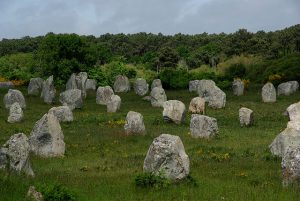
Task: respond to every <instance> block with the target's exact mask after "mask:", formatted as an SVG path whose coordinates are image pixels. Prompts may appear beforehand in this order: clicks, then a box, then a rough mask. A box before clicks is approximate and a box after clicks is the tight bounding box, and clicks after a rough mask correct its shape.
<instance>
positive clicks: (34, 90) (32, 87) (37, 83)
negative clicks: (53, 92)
mask: <svg viewBox="0 0 300 201" xmlns="http://www.w3.org/2000/svg"><path fill="white" fill-rule="evenodd" d="M43 83H44V80H43V79H42V78H39V77H37V78H31V79H30V82H29V85H28V89H27V91H28V94H29V95H34V96H38V95H39V94H40V93H41V92H42V88H43Z"/></svg>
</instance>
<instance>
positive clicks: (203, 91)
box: [197, 80, 216, 101]
mask: <svg viewBox="0 0 300 201" xmlns="http://www.w3.org/2000/svg"><path fill="white" fill-rule="evenodd" d="M215 86H216V83H215V82H214V81H213V80H199V82H198V85H197V92H198V95H199V97H201V98H204V99H205V101H209V98H210V97H209V96H210V95H209V92H210V91H211V90H212V89H213V88H214V87H215Z"/></svg>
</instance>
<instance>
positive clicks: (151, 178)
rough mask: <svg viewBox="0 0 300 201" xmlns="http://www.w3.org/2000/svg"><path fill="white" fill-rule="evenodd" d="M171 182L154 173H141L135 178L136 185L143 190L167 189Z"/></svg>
mask: <svg viewBox="0 0 300 201" xmlns="http://www.w3.org/2000/svg"><path fill="white" fill-rule="evenodd" d="M170 184H171V182H170V181H169V180H168V179H166V178H165V177H163V176H162V174H159V175H155V174H153V173H141V174H138V175H137V176H136V177H135V185H136V186H137V187H142V188H149V187H150V188H166V187H168V186H169V185H170Z"/></svg>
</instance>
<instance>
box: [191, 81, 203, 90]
mask: <svg viewBox="0 0 300 201" xmlns="http://www.w3.org/2000/svg"><path fill="white" fill-rule="evenodd" d="M199 83H200V80H191V81H189V92H193V91H197V88H198V84H199Z"/></svg>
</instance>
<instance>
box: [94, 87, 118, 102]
mask: <svg viewBox="0 0 300 201" xmlns="http://www.w3.org/2000/svg"><path fill="white" fill-rule="evenodd" d="M112 95H114V91H113V90H112V88H111V87H110V86H105V87H98V89H97V94H96V103H97V104H100V105H106V104H107V103H108V102H109V101H110V98H111V96H112Z"/></svg>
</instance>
